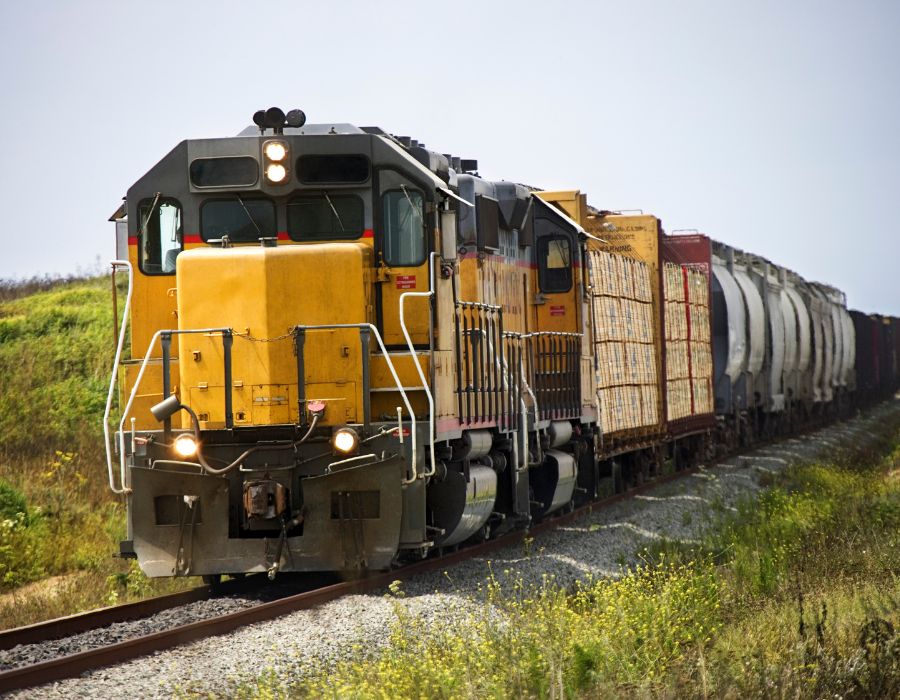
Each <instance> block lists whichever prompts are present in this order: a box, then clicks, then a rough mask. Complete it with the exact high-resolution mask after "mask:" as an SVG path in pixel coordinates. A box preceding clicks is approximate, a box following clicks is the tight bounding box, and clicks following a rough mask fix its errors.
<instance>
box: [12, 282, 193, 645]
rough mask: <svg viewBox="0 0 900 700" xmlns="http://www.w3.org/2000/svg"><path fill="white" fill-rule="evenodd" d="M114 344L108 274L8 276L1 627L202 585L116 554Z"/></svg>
mask: <svg viewBox="0 0 900 700" xmlns="http://www.w3.org/2000/svg"><path fill="white" fill-rule="evenodd" d="M114 351H115V347H114V339H113V317H112V303H111V299H110V282H109V278H103V277H101V278H94V279H81V280H77V279H64V280H47V279H42V280H31V281H28V282H26V283H24V284H22V285H16V284H11V283H3V282H0V594H2V595H0V628H7V627H12V626H18V625H22V624H28V623H31V622H35V621H37V620H41V619H47V618H49V617H54V616H59V615H66V614H70V613H73V612H77V611H79V610H83V609H86V608H91V607H97V606H99V605H106V604H110V603H113V602H116V601H117V600H121V599H133V598H139V597H143V596H146V595H150V594H152V593H154V592H155V591H158V590H169V589H171V588H173V587H174V588H181V587H184V586H185V585H188V584H189V583H192V582H193V580H187V581H186V580H180V581H178V582H171V581H168V580H166V581H160V582H149V581H148V580H147V579H145V578H144V577H143V575H142V574H140V572H139V571H137V570H136V569H135V568H134V567H133V566H131V565H130V564H129V563H128V562H126V561H123V560H121V559H116V558H113V556H112V555H113V553H115V552H117V551H118V543H119V540H121V539H123V538H124V535H125V515H124V504H123V503H122V501H121V499H120V498H118V497H115V496H114V494H112V492H111V491H110V490H109V488H108V486H107V475H106V466H105V456H104V450H103V438H102V426H101V419H102V416H103V409H104V404H105V401H106V392H107V389H108V386H109V373H110V369H111V363H112V357H113V353H114ZM47 577H55V578H54V579H53V581H54V585H52V586H49V585H48V586H44V587H41V586H36V587H35V586H27V587H25V588H23V586H26V584H33V583H34V582H38V581H41V580H43V579H45V578H47Z"/></svg>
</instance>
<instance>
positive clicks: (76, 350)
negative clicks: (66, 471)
mask: <svg viewBox="0 0 900 700" xmlns="http://www.w3.org/2000/svg"><path fill="white" fill-rule="evenodd" d="M112 329H113V320H112V304H111V301H110V288H109V280H108V279H106V278H102V277H101V278H94V279H85V280H76V281H65V282H62V283H60V284H58V285H57V286H55V287H52V288H51V289H47V290H43V291H38V292H37V293H34V294H30V295H27V296H24V297H21V298H18V299H13V300H10V301H3V302H0V455H2V456H3V458H4V459H5V460H8V459H13V460H16V459H33V458H35V457H37V456H39V455H44V456H46V455H52V454H53V453H54V451H55V450H61V451H64V452H73V451H75V452H79V453H83V454H85V455H88V454H90V455H91V456H95V455H96V456H99V455H100V450H101V449H102V442H101V441H100V439H99V438H100V435H101V434H102V432H101V426H100V418H101V416H102V415H103V405H104V401H105V398H106V389H107V386H108V382H109V371H110V362H111V360H112V355H113V352H114V347H113V330H112Z"/></svg>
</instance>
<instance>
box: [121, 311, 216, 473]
mask: <svg viewBox="0 0 900 700" xmlns="http://www.w3.org/2000/svg"><path fill="white" fill-rule="evenodd" d="M230 330H231V329H230V328H197V329H194V330H158V331H156V333H154V334H153V337H152V338H150V342H149V343H148V345H147V352H146V353H145V354H144V360H143V362H141V369H140V370H139V371H138V375H137V378H136V379H135V380H134V386H133V387H131V394H129V396H128V403H126V404H125V410H124V411H122V420H120V421H119V471H120V476H121V480H122V486H123V487H124V486H125V419H126V418H127V417H128V414H129V413H130V412H131V407H132V406H133V405H134V399H135V397H136V396H137V391H138V388H139V387H140V385H141V380H142V379H143V378H144V372H145V371H146V369H147V363H148V362H150V353H151V352H153V346H154V345H156V341H157V339H158V338H159V337H160V336H161V335H162V334H163V333H171V334H172V335H188V334H190V333H224V332H226V331H230Z"/></svg>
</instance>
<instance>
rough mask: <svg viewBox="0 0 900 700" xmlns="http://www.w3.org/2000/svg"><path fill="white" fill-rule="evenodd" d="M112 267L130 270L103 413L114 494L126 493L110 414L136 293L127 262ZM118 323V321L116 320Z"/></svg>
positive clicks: (123, 261) (118, 262) (113, 264)
mask: <svg viewBox="0 0 900 700" xmlns="http://www.w3.org/2000/svg"><path fill="white" fill-rule="evenodd" d="M110 265H111V266H112V269H113V277H115V273H116V268H117V267H124V268H126V269H127V270H128V295H127V296H126V297H125V308H124V310H123V311H122V325H121V327H120V328H119V340H118V342H117V343H116V355H115V358H114V359H113V368H112V375H111V376H110V378H109V391H108V392H107V394H106V408H105V410H104V411H103V446H104V447H105V448H106V470H107V472H108V473H109V488H110V489H112V492H113V493H125V479H124V471H123V472H122V479H121V481H120V483H121V485H122V486H121V488H116V479H115V476H113V465H112V447H111V445H110V440H109V414H110V413H111V412H112V401H113V396H114V395H115V391H116V378H117V377H118V374H119V361H120V360H121V359H122V348H123V347H124V346H125V331H126V328H127V326H128V312H129V311H130V310H131V295H132V293H133V292H134V268H132V266H131V263H130V262H128V261H127V260H112V261H111V262H110ZM115 320H116V321H118V319H115Z"/></svg>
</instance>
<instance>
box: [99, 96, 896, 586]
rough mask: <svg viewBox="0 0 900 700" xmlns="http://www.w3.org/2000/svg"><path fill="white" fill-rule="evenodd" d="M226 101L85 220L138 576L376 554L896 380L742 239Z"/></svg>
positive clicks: (561, 506) (888, 342) (819, 303)
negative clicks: (104, 244) (94, 244)
mask: <svg viewBox="0 0 900 700" xmlns="http://www.w3.org/2000/svg"><path fill="white" fill-rule="evenodd" d="M254 122H255V126H253V127H249V128H248V129H246V130H245V131H243V132H241V133H240V134H239V135H238V136H236V137H230V138H217V139H199V140H188V141H183V142H181V143H180V144H178V145H177V146H176V147H175V148H174V149H173V150H172V151H171V152H170V153H168V154H167V155H166V156H165V157H163V159H162V160H161V161H160V162H159V163H157V164H156V165H155V166H154V167H153V168H151V169H150V170H149V171H148V172H147V173H146V174H145V175H144V176H143V177H141V178H140V179H139V180H138V181H137V182H135V183H134V184H133V185H132V186H131V187H130V188H129V189H128V192H127V196H126V198H125V202H124V204H123V205H122V206H121V207H120V209H119V210H118V211H117V212H116V214H115V215H114V216H113V217H112V220H113V221H115V226H116V236H117V250H118V256H117V257H118V260H117V261H116V262H114V263H113V265H114V269H116V270H123V269H124V270H127V272H128V276H129V286H128V293H127V298H126V301H125V308H124V321H123V323H122V327H121V329H119V331H118V346H117V351H116V357H115V367H114V372H113V376H112V378H111V381H110V388H109V397H108V401H107V407H106V412H105V415H104V421H103V425H104V431H105V435H106V443H107V460H108V467H109V482H110V487H111V488H112V489H113V490H114V491H116V492H117V493H122V494H124V497H125V499H126V502H127V507H128V536H127V540H126V541H124V542H122V545H121V554H122V555H123V556H129V557H136V558H137V560H138V562H139V563H140V566H141V568H142V569H143V570H144V572H145V573H147V574H148V575H150V576H170V575H203V576H207V577H212V578H215V577H217V576H220V575H222V574H236V573H244V572H253V571H268V572H269V574H270V575H274V574H275V573H276V572H277V571H279V570H290V571H310V570H335V571H345V570H359V569H384V568H387V567H390V566H393V565H396V564H397V563H400V562H402V561H404V560H409V559H412V558H420V557H424V556H427V555H429V553H431V552H434V551H436V550H441V549H446V548H451V547H456V546H458V545H460V544H462V543H464V542H466V541H467V540H472V539H484V538H488V537H492V536H495V535H497V534H498V533H502V532H504V531H506V530H509V529H512V528H525V527H527V526H528V525H529V523H531V522H532V521H534V520H535V519H540V518H544V517H546V516H548V515H550V514H553V513H556V512H560V511H565V510H568V509H571V508H572V507H573V506H574V505H575V504H576V503H579V502H583V501H587V500H591V499H595V498H598V497H600V496H602V495H605V494H608V493H611V492H613V491H615V490H620V489H623V488H627V487H628V485H629V484H631V483H635V482H640V481H642V480H644V479H647V478H651V477H652V476H654V475H655V474H657V473H659V472H661V471H663V470H670V469H677V468H680V467H682V466H684V465H685V464H688V463H690V462H691V461H693V460H697V459H701V458H704V457H706V456H707V455H708V454H709V453H710V451H711V450H712V449H713V447H714V446H715V442H716V441H718V442H719V443H722V444H728V443H735V444H736V443H744V442H749V441H752V440H754V439H758V438H759V437H762V436H765V435H768V434H772V433H775V432H778V431H787V430H793V429H796V428H797V427H798V426H800V425H801V424H803V423H804V422H805V421H809V420H811V419H813V418H814V417H816V416H827V415H830V414H831V413H833V412H834V411H836V410H838V408H842V407H845V406H849V402H850V400H851V399H852V398H853V397H854V396H855V395H857V394H858V395H860V396H862V395H863V394H864V395H865V396H871V397H875V396H879V395H882V394H883V393H884V392H886V391H890V390H893V389H894V388H895V385H896V376H897V373H896V354H897V352H896V346H895V341H894V335H892V333H893V330H894V328H895V326H894V325H893V324H894V323H895V322H894V321H893V320H891V319H886V320H885V319H875V318H871V317H864V316H862V315H861V314H854V315H852V316H851V315H849V314H848V312H847V311H846V308H845V307H846V303H845V299H844V297H843V295H842V294H841V293H840V292H839V291H837V290H835V289H833V288H831V287H828V286H825V285H816V284H812V283H807V282H806V281H804V280H803V279H801V278H800V277H799V276H798V275H796V274H794V273H792V272H789V271H787V270H783V269H781V268H778V267H777V266H775V265H773V264H771V263H769V262H768V261H766V260H764V259H763V258H760V257H758V256H754V255H751V254H747V253H743V252H741V251H737V250H735V249H733V248H731V247H729V246H727V245H724V244H720V243H717V242H714V241H711V240H710V239H709V238H707V237H706V236H703V235H700V234H695V235H691V236H667V235H666V234H665V233H664V231H663V228H662V225H661V222H660V221H659V219H657V218H656V217H654V216H652V215H647V214H624V213H617V212H611V211H603V210H599V209H595V208H593V207H590V206H588V204H587V199H586V197H585V195H584V194H582V193H581V192H578V191H545V190H539V189H536V188H532V187H526V186H523V185H519V184H515V183H512V182H507V181H490V180H488V179H485V178H482V177H480V176H479V175H478V173H477V168H478V166H477V163H476V162H475V161H473V160H465V159H460V158H458V157H455V156H451V155H448V154H441V153H437V152H435V151H432V150H429V149H427V148H426V147H425V145H424V144H422V143H419V142H417V141H416V140H414V139H410V138H406V137H396V136H393V135H391V134H388V133H386V132H384V131H383V130H381V129H379V128H368V127H365V128H357V127H355V126H352V125H349V124H324V125H308V124H306V123H305V116H304V115H303V113H302V112H300V111H299V110H294V111H292V112H289V113H287V114H285V113H284V112H282V111H281V110H279V109H277V108H271V109H269V110H266V111H260V112H258V113H257V114H256V115H254ZM113 288H114V290H115V285H114V287H113ZM114 293H115V291H114ZM128 329H130V347H126V337H127V335H128V334H127V330H128ZM861 329H863V330H861ZM888 336H890V338H889V339H888ZM854 354H856V355H857V356H858V357H860V358H861V359H862V358H865V362H866V364H865V365H860V369H859V373H858V376H856V377H855V379H856V385H855V391H854V371H853V370H854V367H855V363H854V359H853V358H854ZM888 367H890V370H889V369H888ZM117 387H118V396H119V401H118V406H119V408H118V409H117V411H116V419H115V420H113V406H114V405H115V404H116V401H115V398H116V394H117V391H116V389H117ZM116 463H117V464H116Z"/></svg>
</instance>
